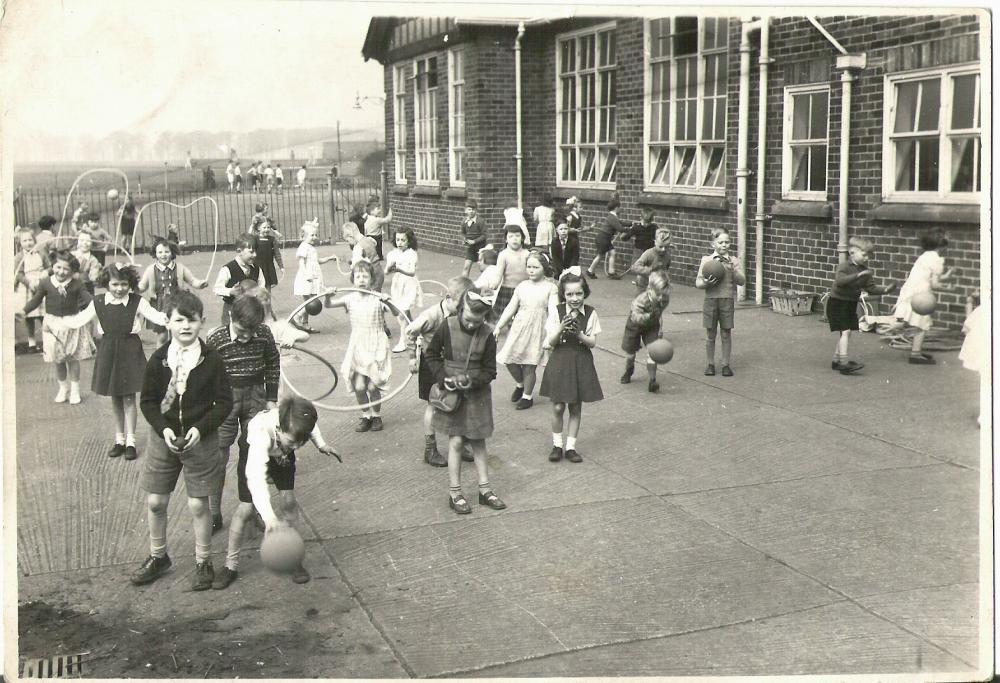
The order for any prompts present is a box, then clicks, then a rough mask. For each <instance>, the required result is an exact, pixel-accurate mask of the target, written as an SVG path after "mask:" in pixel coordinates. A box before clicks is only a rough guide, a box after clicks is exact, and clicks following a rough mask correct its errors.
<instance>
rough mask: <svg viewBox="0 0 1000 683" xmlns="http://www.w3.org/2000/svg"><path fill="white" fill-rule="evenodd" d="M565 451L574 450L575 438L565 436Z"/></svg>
mask: <svg viewBox="0 0 1000 683" xmlns="http://www.w3.org/2000/svg"><path fill="white" fill-rule="evenodd" d="M566 450H567V451H573V450H576V437H575V436H567V437H566Z"/></svg>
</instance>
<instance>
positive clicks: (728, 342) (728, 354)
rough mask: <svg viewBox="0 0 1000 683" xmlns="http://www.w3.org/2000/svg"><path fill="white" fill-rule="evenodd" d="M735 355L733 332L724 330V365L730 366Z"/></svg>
mask: <svg viewBox="0 0 1000 683" xmlns="http://www.w3.org/2000/svg"><path fill="white" fill-rule="evenodd" d="M732 355H733V331H732V330H722V365H723V366H726V365H729V362H730V360H731V358H732Z"/></svg>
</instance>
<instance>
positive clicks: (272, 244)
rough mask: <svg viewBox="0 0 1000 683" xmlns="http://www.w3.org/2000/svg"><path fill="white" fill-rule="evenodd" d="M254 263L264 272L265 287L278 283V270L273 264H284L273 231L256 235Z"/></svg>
mask: <svg viewBox="0 0 1000 683" xmlns="http://www.w3.org/2000/svg"><path fill="white" fill-rule="evenodd" d="M314 251H315V250H314ZM256 263H257V265H258V266H260V270H261V272H262V273H264V284H265V286H266V287H268V288H270V287H274V286H275V285H276V284H278V272H277V271H276V270H275V268H274V264H275V263H277V264H278V267H280V268H284V267H285V266H284V264H283V263H282V262H281V251H280V248H279V245H278V241H277V238H276V237H275V235H274V233H271V234H269V235H266V236H265V235H258V236H257V261H256Z"/></svg>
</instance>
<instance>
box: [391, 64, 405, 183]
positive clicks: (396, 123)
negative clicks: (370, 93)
mask: <svg viewBox="0 0 1000 683" xmlns="http://www.w3.org/2000/svg"><path fill="white" fill-rule="evenodd" d="M392 123H393V129H394V131H395V136H394V145H395V148H396V155H395V159H396V164H395V165H396V182H397V183H405V182H406V66H394V67H393V69H392Z"/></svg>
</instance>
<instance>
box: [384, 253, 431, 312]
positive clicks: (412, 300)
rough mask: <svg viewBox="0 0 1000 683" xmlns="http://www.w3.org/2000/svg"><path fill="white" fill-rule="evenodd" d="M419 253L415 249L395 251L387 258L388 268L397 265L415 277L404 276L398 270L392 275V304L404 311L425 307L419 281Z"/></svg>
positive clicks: (390, 289) (390, 292) (390, 294)
mask: <svg viewBox="0 0 1000 683" xmlns="http://www.w3.org/2000/svg"><path fill="white" fill-rule="evenodd" d="M417 260H418V258H417V252H416V251H414V250H413V249H407V250H406V251H400V250H399V249H393V250H392V251H390V252H389V256H387V257H386V264H385V265H386V268H388V267H389V266H390V265H393V264H395V265H396V267H398V268H402V269H403V270H406V271H408V272H412V273H414V274H413V275H403V274H402V273H400V272H399V271H398V270H397V271H396V272H394V273H393V274H392V285H391V286H390V288H389V296H390V297H391V298H392V303H394V304H395V305H396V306H398V307H399V309H400V310H402V311H409V310H412V309H413V307H414V306H418V307H422V306H423V305H424V297H423V292H422V291H421V289H420V281H419V280H418V279H417V276H416V272H417Z"/></svg>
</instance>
